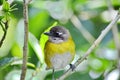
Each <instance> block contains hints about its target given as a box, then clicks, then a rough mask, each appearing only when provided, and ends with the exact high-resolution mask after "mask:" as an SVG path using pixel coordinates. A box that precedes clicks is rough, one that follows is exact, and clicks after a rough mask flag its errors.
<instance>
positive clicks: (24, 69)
mask: <svg viewBox="0 0 120 80" xmlns="http://www.w3.org/2000/svg"><path fill="white" fill-rule="evenodd" d="M23 16H24V46H23V64H22V73H21V77H20V80H25V76H26V70H27V55H28V53H27V52H28V51H27V50H28V4H27V2H26V0H23Z"/></svg>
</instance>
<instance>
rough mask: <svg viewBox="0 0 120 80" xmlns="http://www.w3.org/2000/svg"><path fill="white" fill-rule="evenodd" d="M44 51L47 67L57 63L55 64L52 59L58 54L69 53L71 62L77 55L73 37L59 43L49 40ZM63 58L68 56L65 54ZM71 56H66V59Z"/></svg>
mask: <svg viewBox="0 0 120 80" xmlns="http://www.w3.org/2000/svg"><path fill="white" fill-rule="evenodd" d="M44 52H45V62H46V64H47V67H48V68H52V67H53V66H54V65H56V64H54V65H53V64H52V61H51V59H52V58H53V57H54V56H56V55H64V54H65V53H69V54H70V56H71V57H69V58H70V62H71V61H72V60H73V58H74V56H75V45H74V42H73V40H72V38H71V37H70V38H69V39H68V40H67V41H65V42H62V43H57V44H56V43H52V42H50V41H49V40H48V41H47V42H46V44H45V48H44ZM63 58H66V56H65V57H64V56H63ZM69 58H66V61H67V59H69ZM70 62H69V63H70ZM69 63H68V64H69Z"/></svg>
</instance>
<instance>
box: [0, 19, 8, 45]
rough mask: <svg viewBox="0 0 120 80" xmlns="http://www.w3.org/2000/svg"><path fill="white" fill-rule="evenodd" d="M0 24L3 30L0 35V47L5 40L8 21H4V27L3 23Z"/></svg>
mask: <svg viewBox="0 0 120 80" xmlns="http://www.w3.org/2000/svg"><path fill="white" fill-rule="evenodd" d="M0 24H1V26H2V29H3V31H4V34H3V36H2V39H1V40H0V47H1V46H2V44H3V41H4V40H5V37H6V34H7V29H8V21H6V22H5V23H4V26H5V28H4V26H3V24H2V23H0Z"/></svg>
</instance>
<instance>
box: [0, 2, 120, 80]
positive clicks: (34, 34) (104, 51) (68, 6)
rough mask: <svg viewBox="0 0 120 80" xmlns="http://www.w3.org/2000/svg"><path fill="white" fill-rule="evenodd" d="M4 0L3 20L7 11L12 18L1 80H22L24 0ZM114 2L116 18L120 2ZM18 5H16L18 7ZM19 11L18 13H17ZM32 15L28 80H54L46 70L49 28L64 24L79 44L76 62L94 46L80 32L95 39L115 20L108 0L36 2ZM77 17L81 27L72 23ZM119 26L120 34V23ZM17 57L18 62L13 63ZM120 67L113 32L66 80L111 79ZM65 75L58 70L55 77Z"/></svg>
mask: <svg viewBox="0 0 120 80" xmlns="http://www.w3.org/2000/svg"><path fill="white" fill-rule="evenodd" d="M2 1H4V0H1V1H0V21H1V20H2V21H3V22H4V21H5V17H4V16H5V13H3V11H7V12H9V14H10V15H7V16H9V19H8V21H9V28H8V31H7V35H6V38H5V40H4V42H3V45H2V47H0V80H18V79H19V77H20V72H21V58H22V52H23V51H22V48H23V41H24V20H23V3H22V0H13V1H12V0H11V1H12V2H7V3H6V4H4V3H3V2H2ZM8 1H9V0H8ZM110 1H111V3H112V6H113V8H114V9H115V11H114V14H112V16H113V17H115V14H116V11H117V10H118V9H119V7H120V4H119V3H120V0H110ZM15 4H16V6H14V5H15ZM2 6H3V9H2V8H1V7H2ZM12 6H14V8H13V7H12ZM16 8H17V10H14V9H16ZM28 13H29V43H28V47H29V49H28V53H29V55H28V63H27V65H28V70H27V75H28V76H26V80H29V79H31V80H52V79H51V76H52V72H51V70H48V71H46V70H45V67H46V65H45V63H44V54H43V53H42V49H43V47H44V43H45V41H46V39H47V37H45V36H44V35H43V33H44V32H45V31H46V30H48V28H50V27H52V26H53V25H61V26H64V27H66V28H67V29H69V31H70V33H71V35H72V37H73V40H74V42H75V44H76V58H75V60H74V61H76V60H77V59H78V58H79V57H82V55H84V53H85V52H86V50H87V49H88V48H89V47H90V45H91V43H93V41H90V40H87V39H86V38H85V36H84V35H83V34H85V35H86V36H87V37H89V36H88V35H87V34H86V32H81V31H80V30H82V29H85V31H87V32H88V33H89V34H91V35H92V37H93V38H94V40H95V39H96V38H97V37H98V36H99V35H100V33H101V32H102V30H103V29H104V28H105V27H106V26H107V25H108V24H109V23H110V21H111V18H110V17H111V15H110V12H108V6H107V0H32V2H31V3H30V4H29V12H28ZM73 16H76V17H77V19H78V20H79V22H80V23H81V24H78V28H76V27H75V26H76V25H75V23H73V22H72V20H73V21H75V19H74V18H73ZM56 22H57V24H56ZM75 22H76V21H75ZM117 26H118V29H119V31H120V27H119V26H120V23H119V22H118V25H117ZM79 29H80V30H79ZM2 35H3V30H2V26H1V25H0V40H1V38H2ZM90 39H91V38H90ZM14 58H15V60H13V59H14ZM9 59H10V60H9ZM74 61H73V62H74ZM117 65H118V53H117V49H116V47H115V43H114V40H113V35H112V31H110V32H109V33H108V34H107V35H106V36H105V38H104V39H103V41H102V42H101V44H100V45H99V46H98V47H96V48H95V50H94V51H93V52H92V54H91V55H89V57H88V58H87V60H85V61H83V62H82V63H81V64H80V66H78V67H77V69H76V71H75V72H74V73H73V74H71V75H69V76H68V77H67V78H66V79H65V80H108V77H109V74H110V73H112V71H114V70H117ZM63 72H64V71H63V70H62V71H56V72H55V77H59V76H60V75H62V74H63ZM116 80H117V79H116Z"/></svg>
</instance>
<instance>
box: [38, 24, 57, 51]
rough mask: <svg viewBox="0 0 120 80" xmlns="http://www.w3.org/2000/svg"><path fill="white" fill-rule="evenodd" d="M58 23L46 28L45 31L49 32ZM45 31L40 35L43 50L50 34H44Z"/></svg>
mask: <svg viewBox="0 0 120 80" xmlns="http://www.w3.org/2000/svg"><path fill="white" fill-rule="evenodd" d="M56 25H57V22H54V23H53V25H52V26H50V27H49V28H48V29H46V30H45V31H44V32H48V31H49V30H50V29H51V28H52V27H54V26H56ZM44 32H43V33H42V35H41V37H40V45H41V48H42V51H43V50H44V46H45V43H46V41H47V40H48V36H46V35H44Z"/></svg>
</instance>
